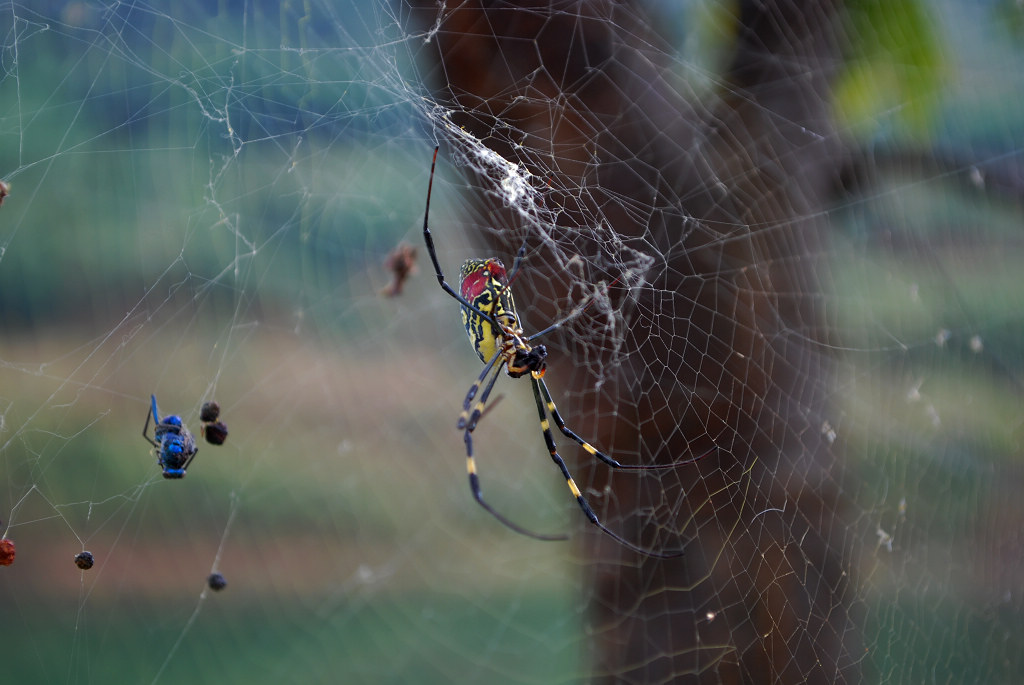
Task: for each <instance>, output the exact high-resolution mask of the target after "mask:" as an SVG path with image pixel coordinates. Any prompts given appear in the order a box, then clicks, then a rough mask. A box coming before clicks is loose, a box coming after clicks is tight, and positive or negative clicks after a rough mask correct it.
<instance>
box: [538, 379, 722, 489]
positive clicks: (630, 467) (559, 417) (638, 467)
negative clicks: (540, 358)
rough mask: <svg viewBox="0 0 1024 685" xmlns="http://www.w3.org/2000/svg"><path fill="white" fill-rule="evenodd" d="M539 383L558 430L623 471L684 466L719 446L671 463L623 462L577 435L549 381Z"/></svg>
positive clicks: (591, 453)
mask: <svg viewBox="0 0 1024 685" xmlns="http://www.w3.org/2000/svg"><path fill="white" fill-rule="evenodd" d="M535 380H536V382H537V383H539V384H540V389H541V392H542V393H543V394H544V404H545V406H546V407H547V410H548V413H549V414H550V415H551V418H552V419H554V421H555V425H556V426H558V430H559V431H561V432H562V435H564V436H565V437H567V438H569V439H570V440H573V441H574V442H576V444H578V445H579V446H580V447H582V448H583V449H584V451H586V453H587V454H589V455H590V456H592V457H597V458H598V459H600V460H601V461H603V462H604V463H606V464H608V466H611V467H612V468H613V469H621V470H623V471H654V470H657V469H671V468H674V467H676V466H682V465H684V464H692V463H693V462H695V461H699V460H701V459H703V458H704V457H706V456H708V455H709V454H711V453H712V452H714V451H715V450H716V449H717V448H716V447H712V448H711V449H709V450H708V451H707V452H705V453H704V454H702V455H700V456H699V457H690V458H689V459H680V460H679V461H673V462H671V463H669V464H623V463H622V462H619V461H617V460H615V459H613V458H612V457H610V456H608V455H607V454H605V453H604V452H602V451H600V450H599V449H597V448H596V447H594V446H593V445H591V444H590V443H589V442H587V441H586V440H584V439H583V438H581V437H580V436H578V435H576V433H574V432H573V431H572V430H570V428H569V427H568V426H566V425H565V421H564V420H562V415H561V414H559V413H558V408H557V407H556V406H555V401H554V400H553V399H551V392H550V391H549V390H548V385H547V383H545V382H544V379H543V378H536V379H535Z"/></svg>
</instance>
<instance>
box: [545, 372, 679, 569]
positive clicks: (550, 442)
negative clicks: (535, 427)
mask: <svg viewBox="0 0 1024 685" xmlns="http://www.w3.org/2000/svg"><path fill="white" fill-rule="evenodd" d="M530 381H531V383H532V385H533V396H534V398H536V400H537V414H538V415H539V416H540V427H541V430H543V431H544V442H545V444H546V445H547V447H548V452H550V453H551V460H552V461H554V462H555V464H556V465H557V466H558V469H559V470H560V471H561V472H562V476H563V477H565V482H566V483H567V484H568V485H569V491H570V492H572V495H573V497H575V498H576V503H577V504H579V505H580V509H582V510H583V513H584V515H585V516H586V517H587V519H588V520H589V521H590V522H591V523H593V524H594V525H595V526H597V527H598V528H600V529H601V530H602V531H603V532H605V533H607V534H608V535H609V536H610V537H611V538H613V539H614V540H615V541H617V542H618V543H619V544H621V545H622V546H623V547H626V548H628V549H631V550H633V551H634V552H637V553H639V554H644V555H646V556H649V557H654V558H656V559H675V558H676V557H681V556H683V554H684V551H683V550H678V551H675V552H655V551H654V550H650V549H644V548H643V547H638V546H637V545H634V544H633V543H632V542H630V541H629V540H626V539H625V538H623V537H622V536H621V535H619V534H618V533H616V532H614V531H613V530H611V529H610V528H608V527H607V526H605V525H604V524H603V523H601V521H600V519H598V518H597V514H595V513H594V510H593V509H591V508H590V504H588V503H587V500H586V498H585V497H584V496H583V493H581V492H580V489H579V487H577V485H576V481H574V480H573V478H572V474H571V473H569V467H568V466H566V465H565V460H563V459H562V457H560V456H559V455H558V448H557V447H556V446H555V438H554V436H552V435H551V427H550V426H549V425H548V419H547V416H546V415H545V414H544V402H543V401H542V400H541V393H540V387H539V386H540V384H541V383H543V381H541V380H540V379H539V378H537V377H535V376H534V375H533V374H531V375H530ZM580 444H583V445H585V444H586V443H583V441H580ZM594 452H595V453H596V452H597V450H594Z"/></svg>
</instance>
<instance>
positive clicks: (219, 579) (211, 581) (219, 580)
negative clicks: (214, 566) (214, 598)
mask: <svg viewBox="0 0 1024 685" xmlns="http://www.w3.org/2000/svg"><path fill="white" fill-rule="evenodd" d="M206 584H207V585H209V586H210V589H211V590H213V591H214V592H220V591H221V590H223V589H224V588H226V587H227V586H228V581H227V579H226V578H224V576H222V575H221V574H219V573H211V574H210V576H209V577H208V578H207V579H206Z"/></svg>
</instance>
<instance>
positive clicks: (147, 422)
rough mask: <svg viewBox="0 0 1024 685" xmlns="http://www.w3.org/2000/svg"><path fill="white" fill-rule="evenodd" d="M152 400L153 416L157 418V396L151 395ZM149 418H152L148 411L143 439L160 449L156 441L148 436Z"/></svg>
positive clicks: (143, 429)
mask: <svg viewBox="0 0 1024 685" xmlns="http://www.w3.org/2000/svg"><path fill="white" fill-rule="evenodd" d="M150 398H151V399H152V400H153V415H154V416H155V415H156V396H155V395H150ZM149 416H150V412H149V410H148V409H147V410H146V425H145V426H143V427H142V437H144V438H145V439H146V442H148V443H149V444H150V445H152V446H153V447H159V446H160V445H159V444H158V443H157V442H156V441H155V440H152V439H151V438H150V437H149V436H148V435H146V433H147V432H148V431H149ZM157 423H159V421H157Z"/></svg>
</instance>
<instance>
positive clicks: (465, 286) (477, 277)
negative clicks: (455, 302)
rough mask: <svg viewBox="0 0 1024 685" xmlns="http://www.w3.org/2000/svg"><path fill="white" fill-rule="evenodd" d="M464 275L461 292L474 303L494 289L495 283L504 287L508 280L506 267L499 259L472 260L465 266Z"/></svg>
mask: <svg viewBox="0 0 1024 685" xmlns="http://www.w3.org/2000/svg"><path fill="white" fill-rule="evenodd" d="M462 274H463V275H462V282H461V283H460V284H459V290H460V291H461V293H462V296H463V297H464V298H466V299H467V300H469V301H470V302H473V303H475V301H476V299H477V298H478V297H480V295H482V294H483V293H484V291H485V290H487V288H488V287H489V286H490V287H492V288H493V285H492V284H493V283H494V282H497V283H498V284H499V285H501V286H504V285H505V283H506V279H507V276H506V274H505V266H504V265H503V264H502V263H501V262H499V261H498V260H497V259H487V260H479V261H477V260H470V261H468V262H466V264H465V265H464V266H463V268H462Z"/></svg>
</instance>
